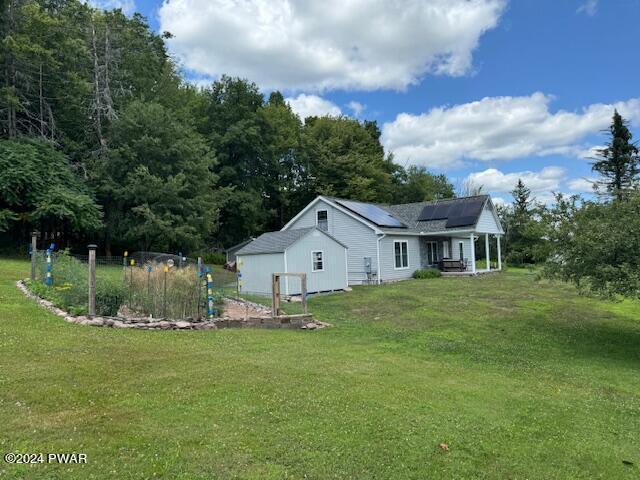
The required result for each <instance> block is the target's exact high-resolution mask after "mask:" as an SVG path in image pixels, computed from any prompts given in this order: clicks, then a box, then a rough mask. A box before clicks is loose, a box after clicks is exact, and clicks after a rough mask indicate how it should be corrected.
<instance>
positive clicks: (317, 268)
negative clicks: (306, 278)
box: [311, 252, 324, 272]
mask: <svg viewBox="0 0 640 480" xmlns="http://www.w3.org/2000/svg"><path fill="white" fill-rule="evenodd" d="M311 260H312V262H313V268H312V271H314V272H322V271H324V254H323V252H311Z"/></svg>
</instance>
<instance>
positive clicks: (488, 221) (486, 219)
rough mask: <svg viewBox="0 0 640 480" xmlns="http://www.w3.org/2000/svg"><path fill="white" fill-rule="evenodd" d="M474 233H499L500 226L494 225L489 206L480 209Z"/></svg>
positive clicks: (494, 220) (494, 221)
mask: <svg viewBox="0 0 640 480" xmlns="http://www.w3.org/2000/svg"><path fill="white" fill-rule="evenodd" d="M475 231H476V232H479V233H500V226H499V225H498V224H497V223H496V219H495V217H494V216H493V212H492V211H491V206H489V204H487V205H486V206H485V208H483V209H482V213H481V214H480V218H478V223H477V225H476V228H475Z"/></svg>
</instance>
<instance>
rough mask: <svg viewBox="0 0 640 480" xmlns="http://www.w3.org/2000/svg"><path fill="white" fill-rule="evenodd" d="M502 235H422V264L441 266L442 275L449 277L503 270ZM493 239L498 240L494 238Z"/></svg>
mask: <svg viewBox="0 0 640 480" xmlns="http://www.w3.org/2000/svg"><path fill="white" fill-rule="evenodd" d="M501 236H502V235H501V234H493V233H480V232H473V233H469V234H468V235H462V234H457V235H455V236H423V237H421V238H420V263H421V267H422V268H438V269H440V270H441V271H442V274H443V275H449V276H460V275H479V274H484V273H491V272H498V271H501V270H502V251H501V245H500V240H501ZM494 239H495V242H494V241H492V240H494ZM480 242H481V243H480ZM492 244H493V245H492ZM476 252H478V255H477V254H476Z"/></svg>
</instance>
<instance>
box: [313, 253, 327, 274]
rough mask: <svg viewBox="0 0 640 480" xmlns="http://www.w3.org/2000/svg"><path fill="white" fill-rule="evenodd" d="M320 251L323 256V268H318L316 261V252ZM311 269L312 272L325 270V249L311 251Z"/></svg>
mask: <svg viewBox="0 0 640 480" xmlns="http://www.w3.org/2000/svg"><path fill="white" fill-rule="evenodd" d="M316 253H319V254H320V255H321V258H322V268H320V269H318V270H316V268H315V263H316V262H315V261H314V258H313V257H314V254H316ZM311 271H312V272H324V250H312V251H311Z"/></svg>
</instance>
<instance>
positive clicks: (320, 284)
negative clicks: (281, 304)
mask: <svg viewBox="0 0 640 480" xmlns="http://www.w3.org/2000/svg"><path fill="white" fill-rule="evenodd" d="M314 251H322V257H323V263H324V270H323V271H320V272H314V271H313V262H312V252H314ZM286 256H287V271H288V272H291V273H306V274H307V291H308V292H309V293H313V292H323V291H328V290H342V289H344V288H345V287H346V286H347V272H346V268H347V265H346V261H347V249H346V248H344V247H343V246H342V245H340V244H339V243H337V242H336V241H334V240H333V239H332V238H330V237H328V236H327V235H325V234H323V233H320V232H319V231H317V230H315V231H312V232H311V233H310V234H308V235H306V236H305V237H304V238H302V239H300V240H299V241H297V242H296V243H294V244H293V245H291V246H290V247H289V248H288V249H287V251H286ZM285 292H286V285H285ZM299 293H300V280H298V279H297V278H290V279H289V280H288V294H289V295H297V294H299Z"/></svg>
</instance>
